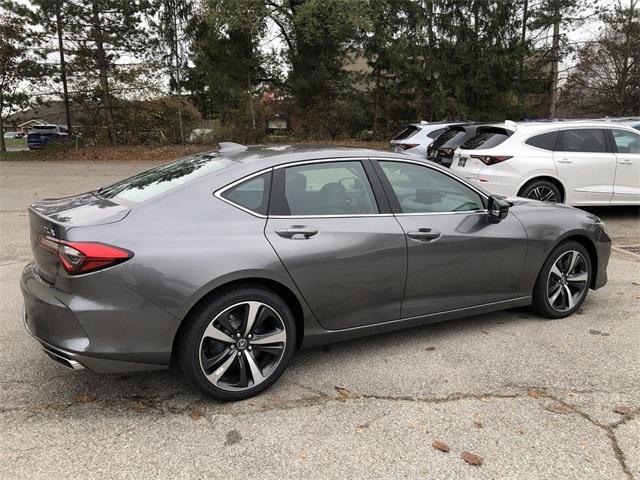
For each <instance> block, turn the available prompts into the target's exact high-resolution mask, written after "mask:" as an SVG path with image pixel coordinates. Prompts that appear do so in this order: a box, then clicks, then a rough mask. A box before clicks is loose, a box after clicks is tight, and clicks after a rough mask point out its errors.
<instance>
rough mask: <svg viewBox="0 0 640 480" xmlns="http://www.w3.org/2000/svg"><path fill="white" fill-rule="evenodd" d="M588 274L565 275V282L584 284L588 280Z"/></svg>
mask: <svg viewBox="0 0 640 480" xmlns="http://www.w3.org/2000/svg"><path fill="white" fill-rule="evenodd" d="M588 278H589V274H588V273H587V272H580V273H573V274H571V275H567V281H569V282H572V283H584V282H586V281H587V280H588Z"/></svg>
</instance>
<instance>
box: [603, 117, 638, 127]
mask: <svg viewBox="0 0 640 480" xmlns="http://www.w3.org/2000/svg"><path fill="white" fill-rule="evenodd" d="M608 120H609V121H611V122H615V123H621V124H623V125H628V126H629V127H632V128H635V129H636V130H640V117H621V118H610V119H608Z"/></svg>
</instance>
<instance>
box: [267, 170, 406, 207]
mask: <svg viewBox="0 0 640 480" xmlns="http://www.w3.org/2000/svg"><path fill="white" fill-rule="evenodd" d="M340 162H359V163H360V164H361V165H362V169H363V171H364V174H365V176H366V178H367V180H368V181H369V186H370V187H371V192H372V193H373V198H374V200H375V202H376V207H377V208H378V213H347V214H323V215H273V214H271V208H272V205H273V204H274V202H273V195H274V193H275V192H276V190H279V187H282V185H279V184H281V183H283V179H281V178H279V177H280V176H281V175H282V177H284V173H279V172H278V171H279V170H283V169H285V168H290V167H297V166H300V165H309V164H314V163H340ZM368 163H369V158H367V157H338V158H323V159H315V160H303V161H298V162H288V163H283V164H281V165H276V166H274V167H273V170H274V172H273V176H272V180H271V184H272V188H271V192H270V195H271V198H270V201H269V214H268V218H276V219H287V218H293V219H296V218H299V219H305V218H366V217H392V216H393V213H392V209H391V206H390V205H389V204H388V201H387V198H386V196H385V195H384V192H383V191H382V189H383V188H384V187H383V186H382V185H381V184H380V185H377V182H376V180H377V181H378V182H379V181H380V180H379V179H378V178H377V177H374V178H373V179H372V177H371V173H375V172H372V170H371V169H370V168H368V165H367V164H368Z"/></svg>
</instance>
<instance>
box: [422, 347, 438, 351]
mask: <svg viewBox="0 0 640 480" xmlns="http://www.w3.org/2000/svg"><path fill="white" fill-rule="evenodd" d="M435 349H436V347H427V348H425V349H424V350H425V352H433V351H434V350H435Z"/></svg>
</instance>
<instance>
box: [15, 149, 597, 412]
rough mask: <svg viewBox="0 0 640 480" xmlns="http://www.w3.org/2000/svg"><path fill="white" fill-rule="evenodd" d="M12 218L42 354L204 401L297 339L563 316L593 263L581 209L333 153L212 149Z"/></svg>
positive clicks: (381, 156) (264, 371)
mask: <svg viewBox="0 0 640 480" xmlns="http://www.w3.org/2000/svg"><path fill="white" fill-rule="evenodd" d="M29 221H30V229H31V246H32V250H33V257H34V262H33V263H30V264H28V265H27V266H26V267H25V269H24V271H23V274H22V279H21V287H22V292H23V295H24V301H25V309H24V322H25V325H26V328H27V330H28V331H29V332H30V333H31V334H32V335H33V336H34V337H35V338H36V339H37V340H38V341H39V342H40V343H41V344H42V346H43V348H44V350H45V352H46V353H47V354H48V355H49V356H50V357H51V358H53V359H54V360H56V361H58V362H59V363H61V364H63V365H66V366H68V367H71V368H82V367H86V368H89V369H91V370H94V371H96V372H117V371H128V370H142V369H154V368H165V367H167V366H168V365H169V364H170V362H172V361H174V362H176V363H177V364H178V365H179V366H180V367H181V369H182V371H183V372H184V373H185V375H186V376H187V377H188V378H189V379H190V380H191V381H192V382H193V383H194V384H195V385H196V386H197V387H198V388H199V389H200V390H202V392H204V393H205V394H207V395H210V396H211V397H213V398H216V399H220V400H237V399H242V398H247V397H249V396H252V395H255V394H257V393H259V392H261V391H263V390H264V389H266V388H267V387H269V386H270V385H271V384H273V383H274V382H275V381H276V379H277V378H278V377H279V376H280V375H281V374H282V372H283V371H284V369H285V368H286V366H287V364H288V363H289V361H290V360H291V357H292V355H293V354H294V351H295V350H296V348H299V347H310V346H316V345H320V344H323V343H328V342H335V341H340V340H346V339H350V338H356V337H361V336H363V335H370V334H375V333H382V332H388V331H391V330H396V329H399V328H405V327H411V326H416V325H422V324H427V323H432V322H438V321H442V320H448V319H453V318H458V317H463V316H468V315H474V314H479V313H486V312H491V311H495V310H501V309H505V308H511V307H520V306H527V305H532V306H533V308H534V309H535V311H537V312H538V313H539V314H541V315H543V316H546V317H550V318H561V317H566V316H567V315H570V314H572V313H573V312H575V311H576V310H577V309H578V308H579V307H580V305H581V304H582V302H583V301H584V299H585V296H586V295H587V291H588V290H589V288H594V289H595V288H599V287H601V286H603V285H604V284H605V283H606V280H607V262H608V260H609V253H610V239H609V236H608V235H607V232H606V229H605V227H604V225H603V223H602V222H601V221H600V220H599V219H598V218H597V217H595V216H594V215H592V214H590V213H587V212H584V211H581V210H577V209H574V208H572V207H568V206H565V205H556V204H547V203H542V202H538V201H535V200H527V199H520V198H519V199H514V200H512V201H507V200H505V199H503V198H500V197H494V196H491V195H490V194H488V193H487V192H485V191H484V190H482V189H480V188H479V187H476V186H473V185H472V184H470V183H468V182H467V181H465V180H464V179H463V178H460V177H458V176H456V175H455V174H453V173H451V172H450V171H449V170H448V169H446V168H442V167H441V166H439V165H436V164H434V163H431V162H426V161H420V160H416V159H412V157H409V156H406V155H403V154H394V153H391V152H379V151H373V150H361V149H345V148H315V147H301V146H282V145H281V146H273V147H250V148H246V147H242V146H237V145H225V146H224V148H222V149H221V150H220V151H218V152H212V153H207V154H198V155H193V156H190V157H187V158H184V159H181V160H178V161H176V162H173V163H169V164H166V165H162V166H159V167H157V168H153V169H151V170H148V171H146V172H143V173H140V174H138V175H135V176H133V177H131V178H128V179H126V180H123V181H121V182H118V183H115V184H113V185H111V186H108V187H105V188H101V189H100V190H96V191H92V192H88V193H83V194H81V195H76V196H72V197H68V198H60V199H53V200H42V201H39V202H36V203H34V204H33V205H31V207H30V208H29Z"/></svg>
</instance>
